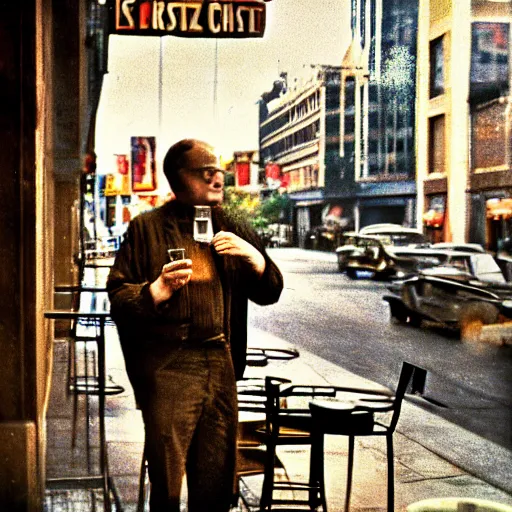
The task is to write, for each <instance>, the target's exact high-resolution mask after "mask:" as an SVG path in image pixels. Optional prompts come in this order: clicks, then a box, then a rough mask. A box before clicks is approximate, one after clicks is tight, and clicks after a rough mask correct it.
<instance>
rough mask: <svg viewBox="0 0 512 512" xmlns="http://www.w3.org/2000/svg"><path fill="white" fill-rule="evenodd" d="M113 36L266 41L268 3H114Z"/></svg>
mask: <svg viewBox="0 0 512 512" xmlns="http://www.w3.org/2000/svg"><path fill="white" fill-rule="evenodd" d="M111 1H113V2H114V3H115V5H114V9H113V10H114V12H113V13H112V15H111V20H112V26H111V33H113V34H119V35H137V36H141V35H142V36H143V35H147V36H165V35H170V36H178V37H205V38H217V37H218V38H249V37H262V36H263V34H264V31H265V2H264V1H261V0H219V1H212V0H204V1H184V2H169V1H163V0H153V1H149V0H111Z"/></svg>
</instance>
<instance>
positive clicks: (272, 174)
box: [265, 164, 281, 180]
mask: <svg viewBox="0 0 512 512" xmlns="http://www.w3.org/2000/svg"><path fill="white" fill-rule="evenodd" d="M265 177H266V178H271V179H273V180H278V179H279V178H280V177H281V166H280V165H279V164H267V165H266V166H265Z"/></svg>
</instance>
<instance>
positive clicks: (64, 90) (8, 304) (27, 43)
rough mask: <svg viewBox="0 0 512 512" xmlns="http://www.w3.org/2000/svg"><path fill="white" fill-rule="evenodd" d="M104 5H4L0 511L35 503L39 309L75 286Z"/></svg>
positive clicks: (42, 366) (32, 0)
mask: <svg viewBox="0 0 512 512" xmlns="http://www.w3.org/2000/svg"><path fill="white" fill-rule="evenodd" d="M105 9H106V7H105V6H104V5H100V3H99V2H97V1H92V0H91V1H87V2H75V1H72V0H68V1H57V0H53V1H52V0H26V1H23V2H3V3H2V18H1V21H0V62H1V63H2V64H1V65H0V90H1V97H2V100H3V104H4V108H2V109H1V111H0V135H1V139H2V152H1V155H0V166H1V168H2V171H3V176H4V178H3V180H2V185H1V186H0V218H1V219H2V244H1V246H2V249H0V264H1V266H2V268H3V269H6V270H5V271H4V272H2V273H1V278H0V287H1V290H2V294H1V295H0V310H1V315H2V320H1V322H0V325H1V328H0V357H1V358H2V361H3V363H4V364H3V368H2V387H1V388H0V460H1V461H2V464H0V509H1V510H9V511H34V512H35V511H40V510H42V509H43V498H44V491H45V467H46V465H45V457H46V428H45V426H46V424H45V422H46V419H45V414H46V408H47V406H48V396H49V389H50V385H51V366H52V365H51V361H52V356H53V341H54V329H53V327H54V326H53V323H52V322H50V321H49V320H46V319H45V318H44V312H45V311H47V310H49V309H52V308H53V307H54V286H55V285H61V284H62V285H65V284H75V283H76V281H75V279H76V277H77V271H76V265H75V259H74V256H76V254H77V252H78V249H79V246H78V238H79V236H78V233H79V224H80V221H79V216H78V209H79V207H78V205H79V202H80V197H81V193H80V185H81V182H82V180H81V177H82V175H83V170H84V167H87V169H88V170H90V171H91V172H93V170H94V169H93V168H94V154H93V140H94V118H95V111H96V105H97V101H98V98H99V91H100V88H101V81H102V75H103V73H104V72H105V67H104V65H105V63H106V51H107V48H106V46H107V37H106V33H105V32H104V27H105V22H106V13H105ZM87 154H89V157H90V158H89V159H88V160H87V159H86V155H87ZM86 163H87V165H86ZM55 305H58V304H55Z"/></svg>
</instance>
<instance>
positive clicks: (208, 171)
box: [187, 167, 226, 183]
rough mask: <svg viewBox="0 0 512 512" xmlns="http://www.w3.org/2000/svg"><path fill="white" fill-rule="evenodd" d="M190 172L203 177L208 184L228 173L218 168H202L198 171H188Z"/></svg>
mask: <svg viewBox="0 0 512 512" xmlns="http://www.w3.org/2000/svg"><path fill="white" fill-rule="evenodd" d="M187 170H188V171H189V172H194V173H196V174H199V175H201V177H202V178H203V179H204V181H206V183H211V182H212V181H213V178H214V176H215V175H216V174H217V173H218V172H221V173H222V175H223V176H224V175H225V174H226V171H225V170H224V169H219V168H218V167H200V168H198V169H187Z"/></svg>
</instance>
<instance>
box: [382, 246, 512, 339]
mask: <svg viewBox="0 0 512 512" xmlns="http://www.w3.org/2000/svg"><path fill="white" fill-rule="evenodd" d="M388 289H389V291H390V292H391V293H390V294H386V295H385V296H384V297H383V299H384V300H385V301H386V302H388V304H389V309H390V314H391V318H392V319H393V320H395V321H398V322H401V323H409V324H410V325H412V326H418V327H419V326H420V325H421V322H422V321H423V320H430V321H434V322H437V323H440V324H441V325H443V326H445V327H448V328H451V329H459V330H460V336H461V339H463V340H476V339H478V338H479V337H480V332H481V330H482V326H483V325H488V324H496V323H499V322H502V321H504V319H512V284H510V283H507V282H506V281H505V278H504V276H503V274H502V273H501V270H500V268H499V267H498V265H497V263H496V261H495V260H494V258H493V257H492V254H489V253H469V252H465V253H464V252H457V251H452V254H451V255H450V258H448V259H447V261H446V262H445V264H444V265H441V266H437V267H433V268H429V269H424V270H422V271H420V272H419V274H418V275H416V276H414V277H410V278H408V279H405V280H403V281H396V282H394V283H393V284H391V285H390V286H388Z"/></svg>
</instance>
